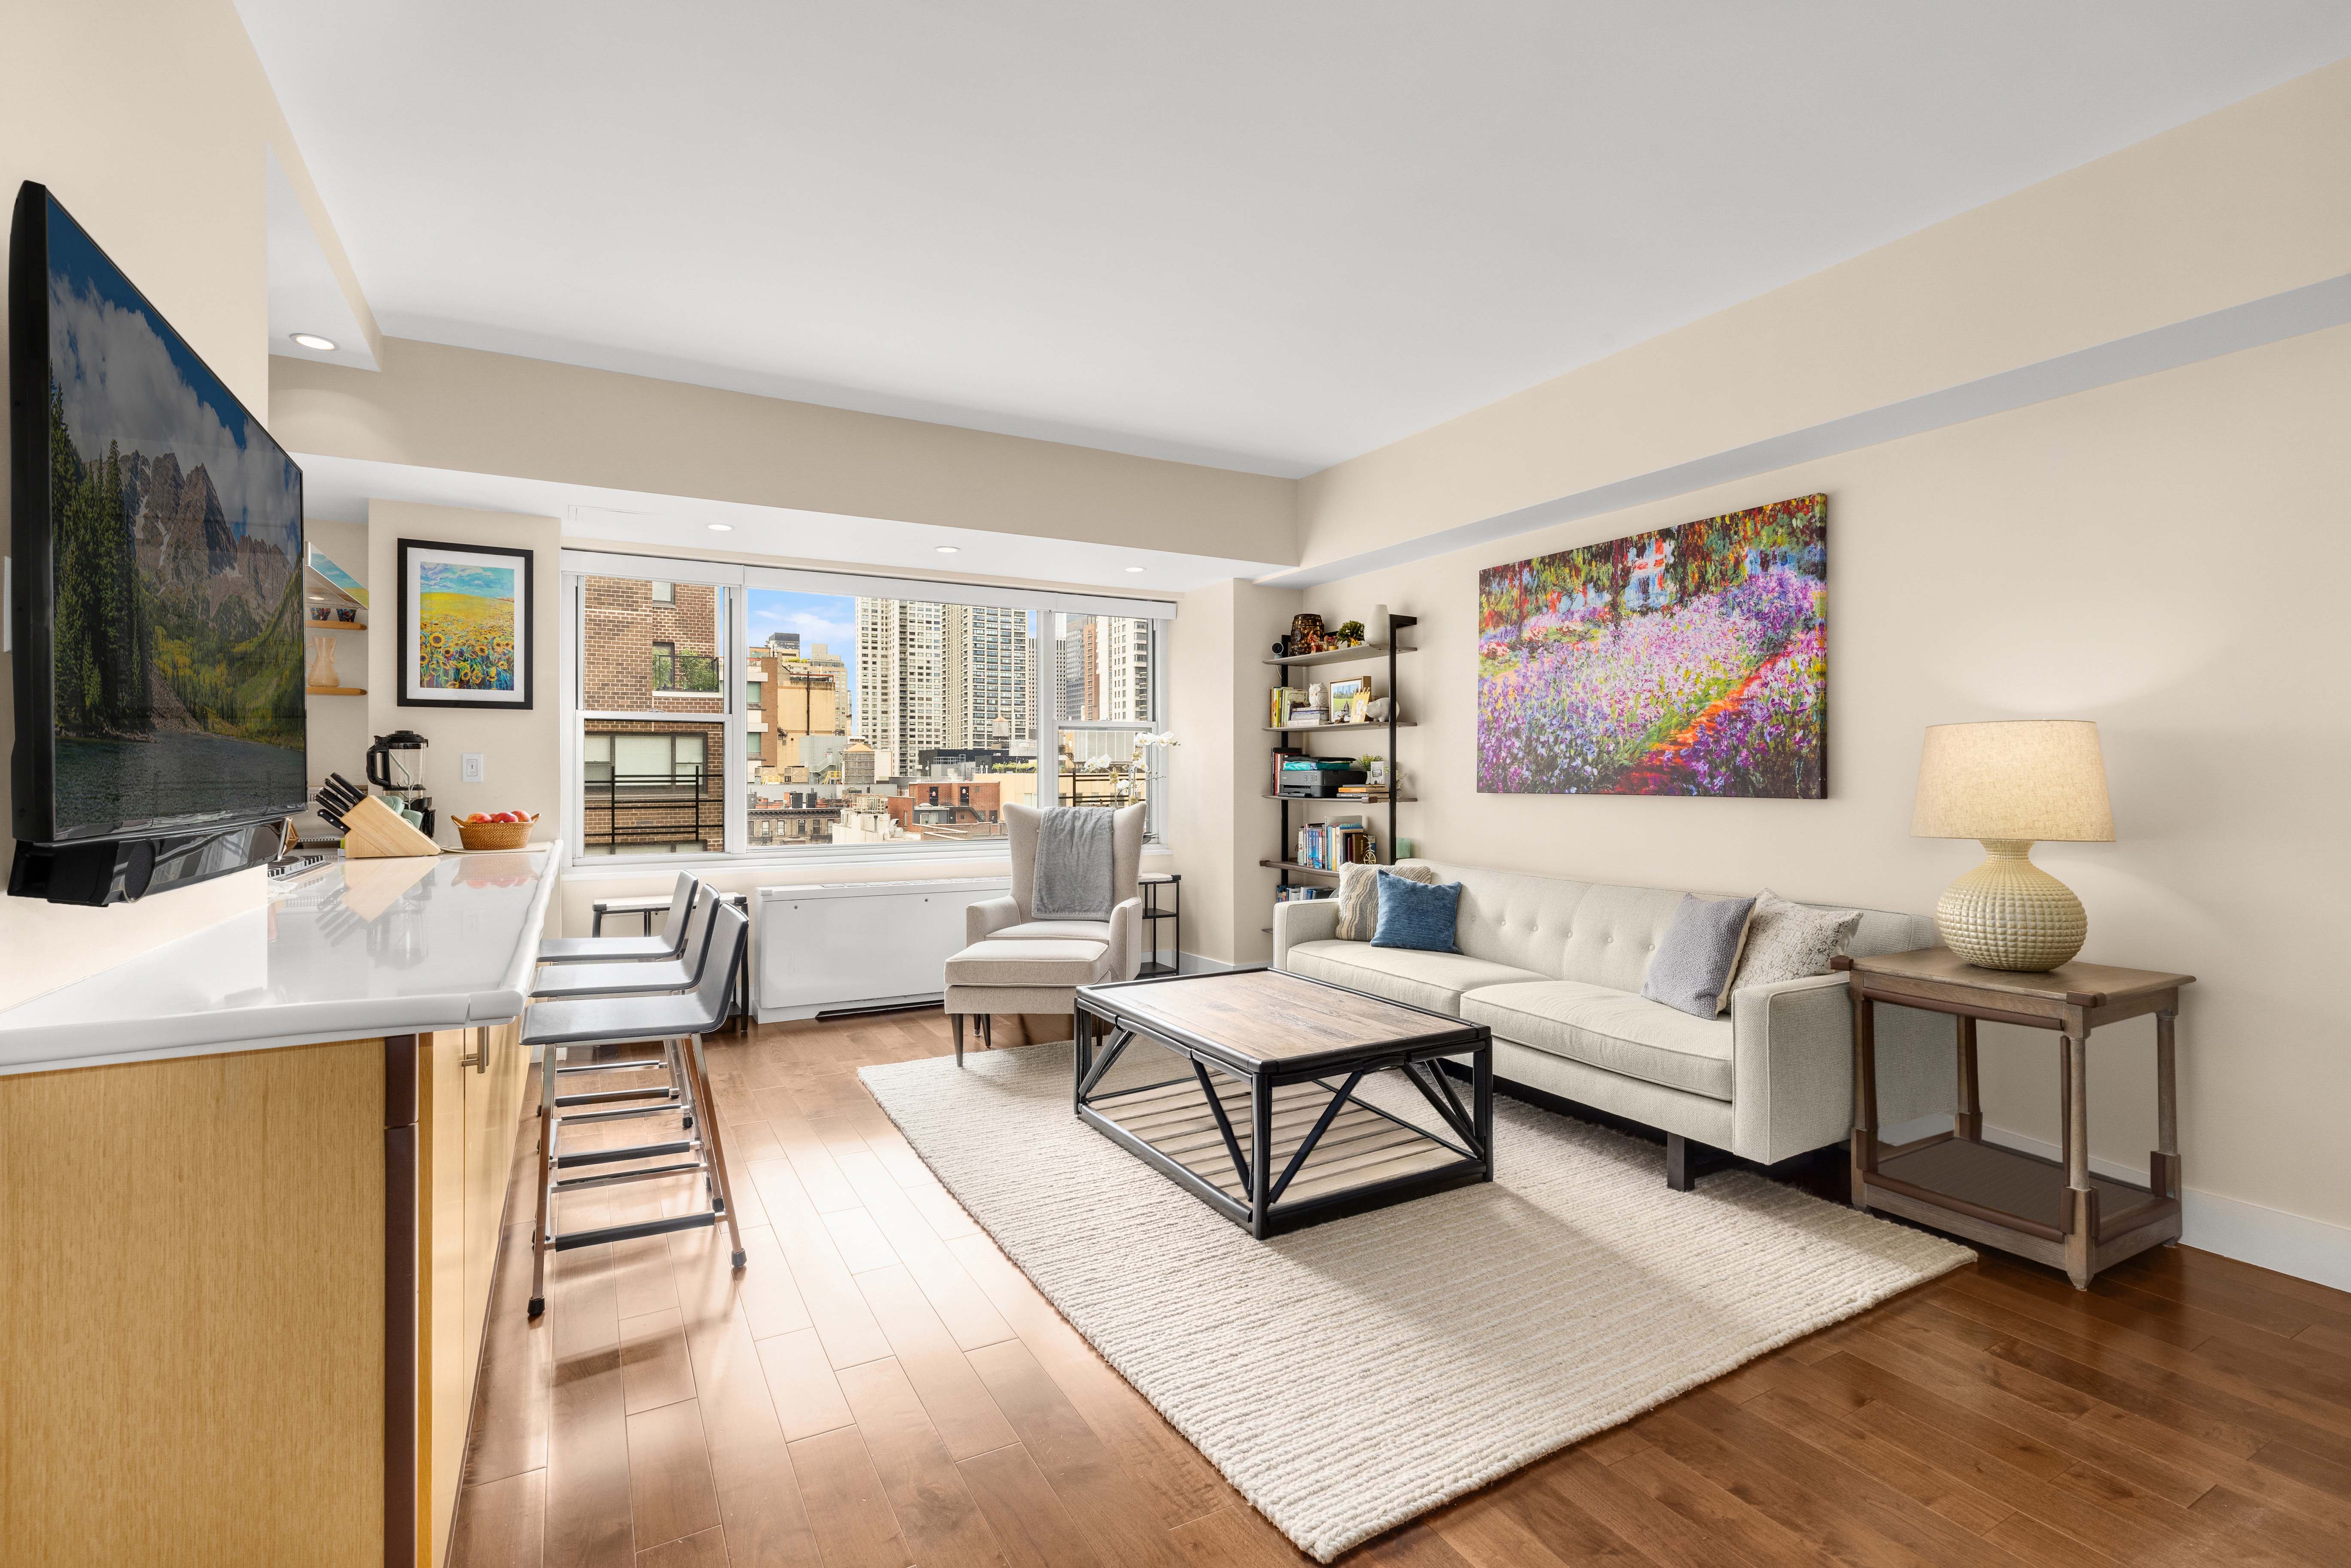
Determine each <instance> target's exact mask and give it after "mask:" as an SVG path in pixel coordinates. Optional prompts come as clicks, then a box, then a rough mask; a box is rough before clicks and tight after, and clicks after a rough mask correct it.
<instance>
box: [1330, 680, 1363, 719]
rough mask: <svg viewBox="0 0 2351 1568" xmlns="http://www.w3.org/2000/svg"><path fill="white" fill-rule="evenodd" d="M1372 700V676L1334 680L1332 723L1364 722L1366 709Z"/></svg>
mask: <svg viewBox="0 0 2351 1568" xmlns="http://www.w3.org/2000/svg"><path fill="white" fill-rule="evenodd" d="M1371 700H1372V683H1371V680H1370V677H1368V676H1364V675H1358V676H1356V677H1355V678H1354V679H1353V680H1346V681H1332V683H1331V722H1332V724H1361V723H1363V722H1364V709H1365V708H1366V707H1368V706H1370V704H1371Z"/></svg>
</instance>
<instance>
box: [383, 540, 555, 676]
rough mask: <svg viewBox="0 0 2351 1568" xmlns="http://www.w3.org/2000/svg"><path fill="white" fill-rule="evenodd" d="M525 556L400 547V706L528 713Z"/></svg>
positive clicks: (415, 543) (419, 544)
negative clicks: (522, 709)
mask: <svg viewBox="0 0 2351 1568" xmlns="http://www.w3.org/2000/svg"><path fill="white" fill-rule="evenodd" d="M531 559H532V558H531V552H530V551H528V550H527V549H501V548H499V547H497V546H495V545H451V544H436V543H434V541H433V540H430V539H402V540H401V541H400V596H399V597H400V630H399V636H400V643H399V648H400V689H399V693H398V701H399V703H400V706H402V707H487V708H528V706H531V697H530V686H531V667H530V627H531V609H532V605H531V577H530V570H531Z"/></svg>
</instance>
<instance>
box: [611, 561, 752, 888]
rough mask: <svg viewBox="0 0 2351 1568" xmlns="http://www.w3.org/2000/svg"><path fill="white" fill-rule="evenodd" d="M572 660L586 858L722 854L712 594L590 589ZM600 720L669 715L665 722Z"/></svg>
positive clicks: (700, 587) (622, 585)
mask: <svg viewBox="0 0 2351 1568" xmlns="http://www.w3.org/2000/svg"><path fill="white" fill-rule="evenodd" d="M585 610H586V616H585V621H584V624H583V626H582V633H583V634H582V638H581V648H580V683H581V697H582V706H583V707H584V708H585V709H586V710H587V712H588V714H589V715H590V716H588V717H585V718H584V719H583V720H582V721H581V726H580V728H581V731H582V735H581V753H580V761H581V775H582V785H583V788H582V795H583V797H584V799H583V801H582V807H583V810H582V813H581V818H582V820H581V823H580V843H581V846H582V848H583V849H585V850H586V852H588V853H590V854H631V853H635V854H649V853H664V852H681V851H688V850H710V851H723V850H725V848H726V801H725V797H724V793H723V791H724V788H725V779H726V769H725V768H724V767H723V766H722V762H723V758H721V756H720V752H721V749H722V747H724V744H725V738H726V729H725V727H724V719H725V716H726V691H725V689H724V685H723V681H724V677H725V660H724V658H723V656H722V652H721V643H720V638H719V626H718V592H717V590H716V589H714V588H711V587H709V586H707V585H706V584H701V583H691V582H646V581H643V580H638V579H633V578H613V577H591V578H590V579H588V580H587V584H586V605H585ZM599 713H604V714H629V715H632V717H627V718H619V717H599V716H595V715H597V714H599ZM653 714H676V715H677V716H678V717H676V718H674V719H668V718H652V717H644V716H643V715H653Z"/></svg>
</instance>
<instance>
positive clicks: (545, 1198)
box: [522, 890, 750, 1318]
mask: <svg viewBox="0 0 2351 1568" xmlns="http://www.w3.org/2000/svg"><path fill="white" fill-rule="evenodd" d="M705 891H706V890H705ZM697 902H698V903H699V902H701V899H700V897H699V896H698V897H697ZM707 908H708V914H707V915H706V916H705V918H704V919H703V920H702V921H701V922H699V923H697V935H698V936H700V938H701V940H700V942H699V944H698V946H701V948H702V949H703V951H702V952H701V953H700V954H699V955H697V957H698V958H699V959H700V960H701V961H700V962H699V964H698V965H697V966H696V967H695V973H696V975H697V977H698V978H697V983H696V985H695V988H693V989H691V990H680V991H675V992H673V993H671V994H668V995H662V996H643V995H637V996H592V997H579V998H570V999H566V1000H559V1001H534V1002H533V1003H532V1004H531V1006H530V1010H529V1012H528V1013H527V1014H526V1015H525V1016H524V1019H523V1031H522V1038H523V1042H524V1043H525V1044H526V1045H531V1046H537V1047H539V1048H541V1050H542V1053H543V1054H542V1059H541V1064H540V1068H539V1107H538V1115H539V1134H538V1220H537V1222H536V1224H535V1225H534V1227H533V1228H532V1231H531V1263H530V1309H529V1310H530V1315H531V1316H532V1317H534V1318H535V1317H538V1315H539V1314H540V1313H541V1312H544V1311H546V1309H547V1254H548V1253H549V1252H550V1251H556V1252H563V1251H569V1249H572V1248H574V1247H594V1246H597V1245H599V1244H601V1243H602V1242H606V1241H626V1240H630V1239H633V1238H635V1237H640V1236H661V1235H665V1234H667V1233H668V1232H670V1231H673V1230H698V1229H703V1228H708V1227H710V1226H713V1225H716V1223H717V1222H718V1220H719V1219H720V1218H722V1217H723V1218H725V1219H726V1231H727V1236H728V1238H729V1239H730V1240H731V1241H732V1242H733V1244H734V1245H733V1253H734V1258H733V1261H734V1265H735V1267H736V1268H737V1269H740V1268H742V1267H743V1266H744V1264H745V1263H746V1262H747V1255H746V1253H745V1252H744V1250H743V1233H742V1228H741V1227H740V1226H739V1225H738V1224H737V1221H736V1218H735V1203H734V1197H733V1193H732V1191H731V1189H730V1188H729V1186H728V1184H727V1177H726V1147H725V1144H724V1142H723V1140H722V1139H721V1138H720V1136H719V1132H718V1118H717V1116H716V1114H714V1113H712V1111H711V1109H710V1104H711V1093H710V1077H709V1072H708V1071H707V1069H706V1068H705V1064H704V1062H703V1059H702V1040H703V1037H704V1036H705V1035H706V1034H709V1033H710V1032H712V1031H713V1030H716V1029H717V1028H718V1027H719V1026H720V1025H722V1024H724V1023H725V1022H726V1013H727V1003H728V993H729V992H730V991H731V990H732V989H733V988H734V983H735V974H736V970H737V968H738V967H740V966H741V965H742V964H743V963H744V962H746V960H747V947H748V946H749V944H748V940H747V934H748V932H749V929H750V922H749V921H748V920H747V919H746V918H745V917H744V915H743V914H742V912H741V911H739V910H736V909H730V908H728V907H726V905H725V904H722V903H720V902H719V901H718V900H717V899H716V898H710V899H709V900H708V904H707ZM640 1040H660V1041H661V1042H662V1051H663V1054H662V1057H661V1058H660V1059H659V1060H652V1059H648V1060H647V1061H645V1062H644V1063H643V1066H644V1067H645V1068H648V1069H650V1068H653V1067H659V1066H664V1065H665V1066H667V1067H668V1069H669V1071H670V1082H669V1085H668V1086H667V1087H666V1088H661V1089H644V1090H635V1089H622V1090H605V1091H601V1092H590V1093H582V1094H558V1093H557V1092H555V1088H556V1083H557V1081H558V1079H559V1078H560V1077H561V1076H562V1075H564V1074H566V1073H570V1072H575V1071H591V1072H592V1071H613V1070H615V1068H617V1067H622V1066H633V1065H635V1064H633V1063H629V1064H623V1063H610V1062H601V1063H593V1064H589V1065H584V1066H576V1067H566V1066H564V1065H563V1052H564V1051H565V1050H566V1049H567V1048H569V1047H571V1046H583V1045H585V1046H594V1045H623V1044H632V1043H635V1042H637V1041H640ZM629 1101H653V1102H655V1103H652V1104H633V1105H632V1104H625V1103H618V1102H629ZM569 1106H593V1107H597V1108H596V1109H592V1110H581V1111H577V1112H575V1113H572V1114H570V1115H568V1116H567V1115H562V1114H560V1113H561V1112H562V1111H563V1110H564V1109H565V1108H566V1107H569ZM670 1113H676V1114H679V1115H682V1116H683V1117H684V1129H683V1134H684V1135H683V1136H681V1137H679V1138H675V1139H668V1140H664V1141H662V1142H658V1143H649V1144H638V1145H632V1146H630V1147H626V1148H617V1149H582V1150H580V1151H577V1152H575V1153H570V1154H566V1153H565V1152H564V1151H563V1148H562V1145H561V1141H560V1134H561V1132H562V1129H563V1128H564V1127H565V1126H566V1125H568V1124H575V1123H578V1124H593V1123H603V1122H613V1121H619V1120H622V1119H624V1118H628V1117H636V1116H658V1115H664V1114H670ZM678 1155H684V1156H685V1157H684V1158H683V1159H678V1158H675V1157H674V1156H678ZM647 1159H660V1160H663V1161H664V1163H663V1164H660V1165H654V1166H643V1167H641V1168H638V1169H634V1170H625V1171H613V1172H609V1173H606V1174H603V1175H587V1176H562V1175H560V1174H559V1173H561V1172H563V1171H565V1170H569V1169H577V1168H580V1167H584V1166H611V1165H618V1164H621V1163H622V1162H625V1161H630V1160H647ZM696 1173H700V1175H701V1176H702V1181H703V1190H704V1193H705V1197H707V1199H708V1203H707V1206H706V1207H703V1208H700V1209H697V1210H695V1212H694V1213H692V1214H680V1215H670V1216H667V1217H665V1218H661V1219H647V1220H638V1221H634V1222H631V1223H627V1224H622V1225H603V1226H597V1227H594V1228H590V1229H586V1230H575V1231H571V1232H569V1233H568V1234H562V1235H559V1234H557V1232H556V1229H555V1200H556V1199H557V1198H558V1197H561V1196H562V1195H563V1194H564V1193H567V1192H576V1191H579V1190H581V1189H583V1188H588V1187H601V1186H618V1185H619V1184H621V1183H623V1182H632V1181H654V1180H661V1179H666V1178H672V1177H676V1176H692V1175H695V1174H696Z"/></svg>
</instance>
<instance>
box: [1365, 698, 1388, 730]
mask: <svg viewBox="0 0 2351 1568" xmlns="http://www.w3.org/2000/svg"><path fill="white" fill-rule="evenodd" d="M1387 721H1388V699H1387V698H1385V697H1366V698H1365V699H1364V723H1365V724H1385V723H1386V722H1387Z"/></svg>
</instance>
